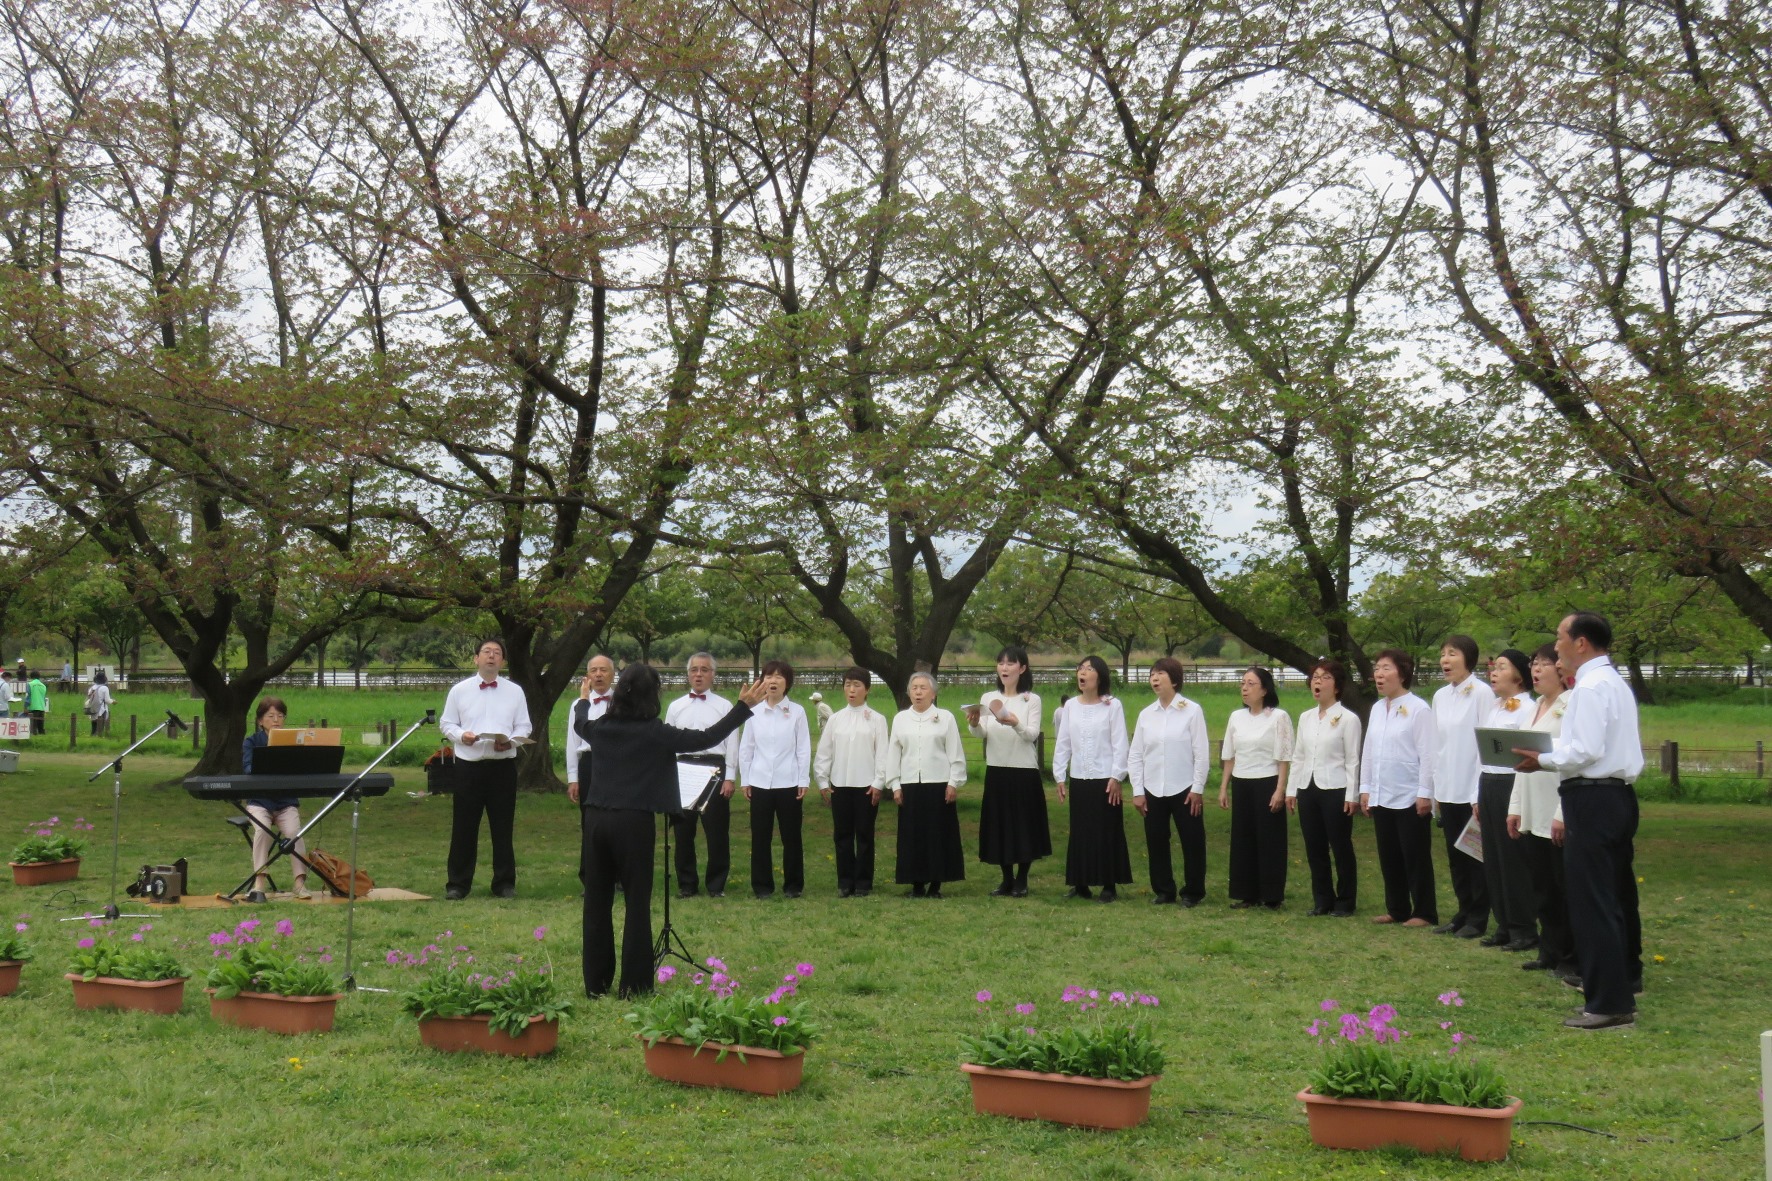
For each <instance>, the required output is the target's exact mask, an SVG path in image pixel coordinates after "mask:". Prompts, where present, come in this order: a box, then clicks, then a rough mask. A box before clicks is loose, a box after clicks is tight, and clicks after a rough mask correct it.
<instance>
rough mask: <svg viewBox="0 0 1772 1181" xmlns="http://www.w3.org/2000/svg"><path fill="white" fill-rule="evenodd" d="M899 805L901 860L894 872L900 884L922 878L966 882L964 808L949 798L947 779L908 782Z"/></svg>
mask: <svg viewBox="0 0 1772 1181" xmlns="http://www.w3.org/2000/svg"><path fill="white" fill-rule="evenodd" d="M900 787H901V788H902V790H903V791H904V803H902V804H900V805H899V806H898V862H897V865H896V866H895V869H896V873H895V874H894V875H893V876H894V880H896V881H897V882H898V883H899V884H900V885H915V884H916V883H918V882H963V881H965V880H966V852H965V848H964V847H963V846H962V845H961V844H960V809H959V806H958V805H955V804H950V803H948V802H947V791H948V785H947V784H945V783H905V784H901V785H900Z"/></svg>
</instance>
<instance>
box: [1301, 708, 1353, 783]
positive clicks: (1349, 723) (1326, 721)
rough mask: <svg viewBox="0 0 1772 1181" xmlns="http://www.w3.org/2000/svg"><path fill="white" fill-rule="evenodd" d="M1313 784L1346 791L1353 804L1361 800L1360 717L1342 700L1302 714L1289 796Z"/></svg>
mask: <svg viewBox="0 0 1772 1181" xmlns="http://www.w3.org/2000/svg"><path fill="white" fill-rule="evenodd" d="M1313 784H1315V786H1316V787H1317V789H1318V790H1320V791H1339V792H1343V793H1344V794H1345V796H1346V798H1347V802H1348V803H1350V804H1357V803H1359V802H1360V716H1359V715H1358V714H1356V713H1355V712H1354V711H1353V710H1351V709H1349V708H1348V707H1347V706H1345V705H1343V704H1341V702H1339V701H1337V702H1335V703H1334V704H1333V705H1331V706H1330V707H1329V708H1328V709H1326V710H1322V711H1320V712H1319V711H1318V709H1317V707H1316V706H1312V707H1311V708H1310V709H1307V710H1305V711H1304V712H1303V713H1301V714H1299V715H1298V741H1297V742H1295V743H1293V745H1292V771H1291V773H1290V774H1289V775H1287V777H1286V795H1287V797H1288V798H1290V797H1292V796H1295V795H1297V794H1298V789H1299V788H1301V787H1310V786H1312V785H1313Z"/></svg>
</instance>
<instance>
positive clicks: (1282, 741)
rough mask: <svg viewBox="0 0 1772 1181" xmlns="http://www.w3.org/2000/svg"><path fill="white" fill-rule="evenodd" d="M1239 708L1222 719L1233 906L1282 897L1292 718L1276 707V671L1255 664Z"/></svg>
mask: <svg viewBox="0 0 1772 1181" xmlns="http://www.w3.org/2000/svg"><path fill="white" fill-rule="evenodd" d="M1241 689H1242V694H1243V708H1242V709H1240V710H1237V711H1236V712H1235V713H1233V714H1231V716H1230V720H1229V721H1227V722H1226V723H1225V724H1224V744H1223V749H1222V750H1220V752H1219V755H1220V757H1221V758H1223V760H1224V771H1223V773H1222V775H1221V776H1220V778H1219V781H1218V806H1219V807H1220V808H1229V809H1231V856H1230V863H1231V874H1230V879H1231V880H1230V896H1231V909H1232V910H1246V909H1248V908H1249V907H1252V906H1254V905H1256V904H1257V903H1260V904H1261V905H1263V906H1265V907H1267V908H1268V909H1269V910H1278V909H1280V905H1281V904H1282V903H1283V902H1285V901H1286V811H1285V809H1286V773H1287V771H1288V770H1289V768H1290V766H1291V763H1292V719H1291V718H1290V717H1288V716H1287V715H1286V712H1285V711H1284V710H1282V709H1281V708H1280V692H1279V690H1278V689H1277V688H1276V687H1275V686H1274V674H1272V673H1270V672H1268V670H1267V669H1265V668H1262V667H1260V666H1259V665H1257V666H1255V667H1252V668H1250V669H1248V670H1247V671H1246V672H1244V674H1243V681H1242V686H1241Z"/></svg>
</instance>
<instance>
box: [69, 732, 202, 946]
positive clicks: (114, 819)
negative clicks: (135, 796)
mask: <svg viewBox="0 0 1772 1181" xmlns="http://www.w3.org/2000/svg"><path fill="white" fill-rule="evenodd" d="M168 726H172V727H175V730H174V733H176V732H177V731H178V730H183V729H185V724H184V723H183V722H181V721H180V720H179V717H178V715H177V714H175V713H173V712H172V711H171V710H167V711H166V720H165V721H164V722H161V723H160V724H159V725H158V726H155V727H154V728H153V729H152V730H149V731H148V732H147V733H146V734H143V735H142V736H141V738H139V739H138V740H137V741H135V742H134V743H132V744H130V747H129V749H128V750H126V751H124V752H123V753H122V754H120V755H118V756H117V757H116V758H114V759H112V760H111V761H110V762H108V763H106V764H105V765H104V766H102V767H100V768H99V769H98V770H96V771H94V772H93V773H92V774H90V775H88V776H87V777H86V782H88V783H91V782H92V781H93V780H94V779H97V778H98V777H99V776H100V775H103V774H104V773H105V772H106V771H109V772H111V900H110V901H109V902H107V903H105V905H104V909H103V910H101V911H99V913H97V914H78V915H72V916H70V917H68V918H65V919H63V920H62V922H64V923H75V922H82V921H90V920H92V919H120V918H131V919H145V918H152V917H153V916H152V915H147V914H129V915H125V914H124V913H123V912H122V911H120V910H118V909H117V863H118V855H119V850H120V848H121V842H122V840H123V760H124V759H126V758H128V757H129V756H130V755H132V754H134V753H135V751H136V748H137V747H139V746H141V745H142V744H143V743H145V742H146V741H147V740H148V739H150V738H152V737H153V736H154V735H156V734H158V733H160V731H162V730H164V729H166V727H168Z"/></svg>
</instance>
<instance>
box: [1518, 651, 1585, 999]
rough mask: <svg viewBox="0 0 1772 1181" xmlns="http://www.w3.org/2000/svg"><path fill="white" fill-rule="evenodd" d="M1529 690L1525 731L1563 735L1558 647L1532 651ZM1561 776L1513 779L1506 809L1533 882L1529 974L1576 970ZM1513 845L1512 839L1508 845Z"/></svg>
mask: <svg viewBox="0 0 1772 1181" xmlns="http://www.w3.org/2000/svg"><path fill="white" fill-rule="evenodd" d="M1532 687H1533V688H1534V689H1536V690H1538V701H1537V703H1536V705H1534V707H1533V711H1532V720H1531V721H1530V722H1529V723H1527V724H1526V726H1525V727H1524V728H1525V729H1527V730H1536V731H1538V732H1539V733H1541V734H1549V735H1550V736H1551V737H1552V738H1555V737H1557V736H1558V735H1560V734H1561V733H1562V732H1563V711H1564V709H1565V708H1566V707H1567V705H1568V703H1567V702H1566V701H1565V700H1564V699H1563V675H1562V673H1561V672H1560V671H1559V670H1558V668H1557V647H1556V645H1555V644H1546V645H1544V646H1543V647H1542V648H1539V649H1538V650H1537V651H1535V652H1533V653H1532ZM1561 780H1562V776H1560V775H1558V774H1557V773H1556V772H1555V771H1534V772H1531V773H1516V774H1515V775H1514V792H1513V796H1512V798H1511V799H1510V801H1509V802H1508V807H1507V835H1508V836H1509V837H1512V838H1515V839H1516V840H1517V842H1518V845H1519V848H1520V853H1521V855H1522V856H1523V857H1524V858H1525V861H1526V872H1527V874H1528V875H1529V876H1530V877H1531V880H1532V894H1533V901H1534V903H1535V905H1536V907H1537V913H1538V955H1537V957H1536V958H1534V959H1529V960H1527V961H1526V962H1525V963H1523V964H1521V965H1520V967H1522V968H1524V969H1526V971H1528V972H1541V971H1548V972H1555V973H1556V974H1557V975H1559V976H1562V975H1566V974H1568V973H1571V972H1579V971H1580V970H1581V967H1580V965H1579V964H1577V963H1576V961H1575V939H1574V936H1573V935H1572V934H1571V932H1570V930H1569V902H1568V892H1567V887H1566V884H1565V882H1564V879H1563V804H1562V800H1561V798H1560V796H1559V794H1558V789H1559V785H1560V783H1561ZM1509 843H1510V844H1513V843H1514V841H1510V842H1509Z"/></svg>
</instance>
